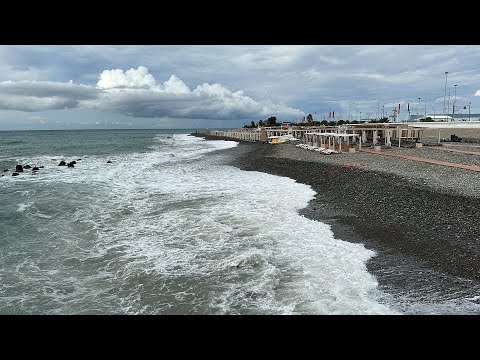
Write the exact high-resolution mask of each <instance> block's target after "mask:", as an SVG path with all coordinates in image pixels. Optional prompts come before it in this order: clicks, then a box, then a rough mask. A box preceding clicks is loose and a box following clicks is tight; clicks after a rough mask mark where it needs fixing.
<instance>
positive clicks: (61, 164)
mask: <svg viewBox="0 0 480 360" xmlns="http://www.w3.org/2000/svg"><path fill="white" fill-rule="evenodd" d="M65 165H67V163H66V162H65V161H64V160H62V161H60V163H59V164H58V166H65Z"/></svg>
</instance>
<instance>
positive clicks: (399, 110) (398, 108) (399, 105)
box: [398, 104, 400, 114]
mask: <svg viewBox="0 0 480 360" xmlns="http://www.w3.org/2000/svg"><path fill="white" fill-rule="evenodd" d="M398 114H400V104H398Z"/></svg>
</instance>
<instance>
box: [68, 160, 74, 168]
mask: <svg viewBox="0 0 480 360" xmlns="http://www.w3.org/2000/svg"><path fill="white" fill-rule="evenodd" d="M74 165H75V164H74V163H73V161H71V162H69V163H68V164H67V167H75V166H74Z"/></svg>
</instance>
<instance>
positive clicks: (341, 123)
mask: <svg viewBox="0 0 480 360" xmlns="http://www.w3.org/2000/svg"><path fill="white" fill-rule="evenodd" d="M343 124H345V120H338V121H337V125H343Z"/></svg>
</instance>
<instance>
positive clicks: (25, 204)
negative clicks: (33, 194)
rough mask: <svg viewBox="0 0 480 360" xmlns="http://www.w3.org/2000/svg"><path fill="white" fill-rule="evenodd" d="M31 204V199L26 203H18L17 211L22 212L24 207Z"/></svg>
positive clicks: (26, 207)
mask: <svg viewBox="0 0 480 360" xmlns="http://www.w3.org/2000/svg"><path fill="white" fill-rule="evenodd" d="M32 205H33V201H32V202H28V203H20V204H18V209H17V212H24V211H25V210H26V209H28V208H29V207H30V206H32Z"/></svg>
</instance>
